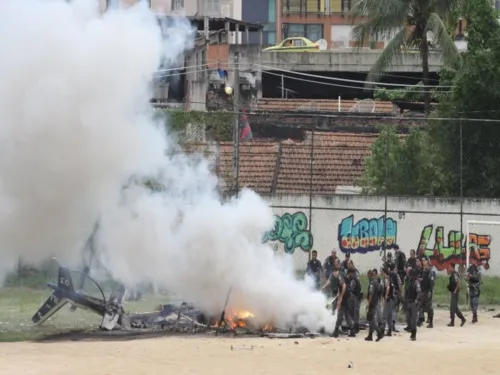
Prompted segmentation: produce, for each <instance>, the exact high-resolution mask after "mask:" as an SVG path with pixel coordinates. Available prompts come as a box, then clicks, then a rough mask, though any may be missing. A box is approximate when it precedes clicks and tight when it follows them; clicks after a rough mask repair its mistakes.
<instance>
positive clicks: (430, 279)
mask: <svg viewBox="0 0 500 375" xmlns="http://www.w3.org/2000/svg"><path fill="white" fill-rule="evenodd" d="M422 266H423V267H422V268H423V272H422V278H421V282H420V286H421V292H420V295H419V304H420V312H421V313H422V315H421V316H419V323H420V322H422V323H423V321H424V315H423V313H427V314H428V322H429V323H428V324H427V328H433V321H434V309H433V308H432V290H433V289H434V272H433V271H432V269H431V266H430V264H429V261H428V260H427V259H423V260H422Z"/></svg>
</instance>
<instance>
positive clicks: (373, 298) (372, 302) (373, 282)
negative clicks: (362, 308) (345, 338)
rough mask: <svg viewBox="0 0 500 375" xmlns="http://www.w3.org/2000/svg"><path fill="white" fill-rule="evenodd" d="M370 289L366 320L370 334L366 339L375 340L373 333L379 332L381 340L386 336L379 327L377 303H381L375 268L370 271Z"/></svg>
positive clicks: (378, 337) (378, 339) (378, 338)
mask: <svg viewBox="0 0 500 375" xmlns="http://www.w3.org/2000/svg"><path fill="white" fill-rule="evenodd" d="M368 280H369V281H368V282H369V283H368V291H367V293H366V296H367V304H366V310H367V313H366V320H367V321H368V324H369V330H368V336H366V338H365V340H366V341H373V333H374V332H376V333H377V341H380V340H381V339H382V338H383V337H384V331H383V330H382V329H381V328H380V327H379V325H378V321H377V316H376V315H377V305H378V304H379V299H380V296H379V284H378V280H377V277H376V275H375V274H374V273H373V270H370V271H368Z"/></svg>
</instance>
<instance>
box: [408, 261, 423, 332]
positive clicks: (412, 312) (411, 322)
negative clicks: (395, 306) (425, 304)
mask: <svg viewBox="0 0 500 375" xmlns="http://www.w3.org/2000/svg"><path fill="white" fill-rule="evenodd" d="M420 293H421V288H420V281H419V279H418V272H417V271H416V270H413V269H412V270H410V272H409V279H408V287H407V289H406V294H405V306H406V324H407V328H405V330H406V331H409V332H410V333H411V335H410V339H411V340H412V341H415V340H416V339H417V317H418V308H417V298H418V296H419V295H420Z"/></svg>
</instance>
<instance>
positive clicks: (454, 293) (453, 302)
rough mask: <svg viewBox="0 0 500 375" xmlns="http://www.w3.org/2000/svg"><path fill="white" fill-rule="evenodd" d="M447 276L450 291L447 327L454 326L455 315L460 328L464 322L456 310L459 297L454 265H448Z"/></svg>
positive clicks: (457, 277)
mask: <svg viewBox="0 0 500 375" xmlns="http://www.w3.org/2000/svg"><path fill="white" fill-rule="evenodd" d="M447 271H448V275H450V280H449V282H448V290H449V291H450V323H449V324H448V327H453V326H455V315H456V316H458V319H460V320H461V321H462V323H460V327H462V326H463V325H464V324H465V322H466V320H465V317H464V315H463V314H462V312H461V311H460V309H459V308H458V297H459V296H460V275H459V274H458V272H457V271H455V263H450V264H449V266H448V269H447Z"/></svg>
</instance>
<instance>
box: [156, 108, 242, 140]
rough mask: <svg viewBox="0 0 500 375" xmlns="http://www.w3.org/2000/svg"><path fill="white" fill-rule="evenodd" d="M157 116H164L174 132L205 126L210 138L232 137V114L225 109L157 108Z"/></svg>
mask: <svg viewBox="0 0 500 375" xmlns="http://www.w3.org/2000/svg"><path fill="white" fill-rule="evenodd" d="M158 115H159V116H165V118H166V124H167V127H168V128H170V129H172V130H174V131H175V132H178V133H179V132H184V131H186V129H187V127H188V125H189V124H191V125H192V126H194V127H196V126H206V128H205V131H206V136H207V138H209V139H212V140H219V141H231V140H232V137H233V135H232V134H233V133H232V132H233V124H234V116H235V115H234V114H233V113H231V112H225V111H211V112H205V111H189V112H186V111H181V110H170V109H165V110H158Z"/></svg>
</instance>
